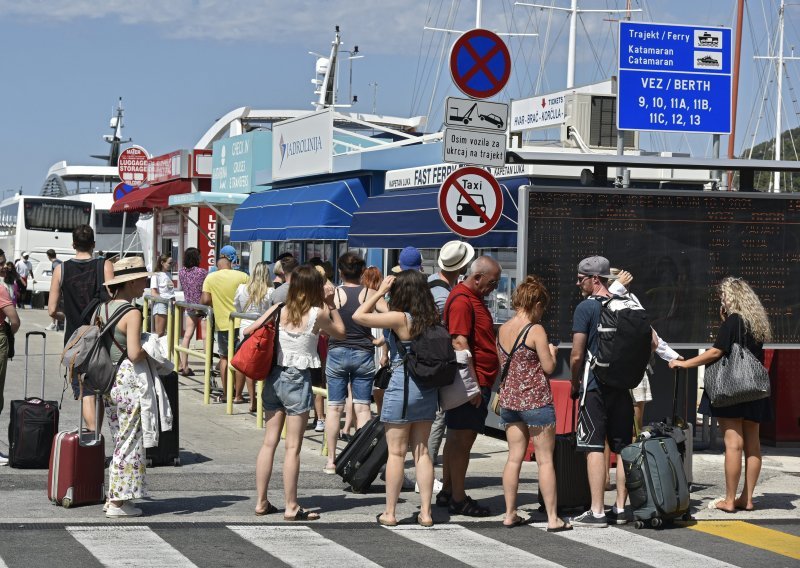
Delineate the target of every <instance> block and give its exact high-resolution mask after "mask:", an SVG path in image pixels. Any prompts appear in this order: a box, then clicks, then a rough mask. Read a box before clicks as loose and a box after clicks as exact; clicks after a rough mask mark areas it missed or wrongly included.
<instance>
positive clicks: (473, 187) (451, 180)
mask: <svg viewBox="0 0 800 568" xmlns="http://www.w3.org/2000/svg"><path fill="white" fill-rule="evenodd" d="M502 213H503V191H502V189H500V184H499V183H497V180H496V179H494V176H493V175H492V174H490V173H489V172H487V171H486V170H482V169H481V168H475V167H466V168H459V169H457V170H456V171H454V172H453V173H452V174H450V175H449V176H448V177H447V179H446V180H444V183H443V184H442V186H441V187H440V188H439V214H440V215H441V216H442V221H444V223H445V225H447V226H448V227H449V228H450V230H451V231H453V232H454V233H455V234H457V235H460V236H462V237H480V236H482V235H485V234H486V233H488V232H489V231H491V230H492V229H494V227H495V225H497V222H498V221H499V220H500V215H502Z"/></svg>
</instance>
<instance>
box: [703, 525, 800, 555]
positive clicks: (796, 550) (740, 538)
mask: <svg viewBox="0 0 800 568" xmlns="http://www.w3.org/2000/svg"><path fill="white" fill-rule="evenodd" d="M689 528H690V529H692V530H695V531H699V532H703V533H706V534H711V535H714V536H719V537H722V538H726V539H728V540H732V541H735V542H740V543H742V544H746V545H747V546H752V547H755V548H761V549H762V550H768V551H770V552H774V553H776V554H780V555H782V556H788V557H789V558H794V559H795V560H800V537H797V536H794V535H793V534H787V533H784V532H781V531H776V530H774V529H768V528H766V527H760V526H758V525H754V524H751V523H746V522H745V521H699V522H698V523H697V524H693V525H689Z"/></svg>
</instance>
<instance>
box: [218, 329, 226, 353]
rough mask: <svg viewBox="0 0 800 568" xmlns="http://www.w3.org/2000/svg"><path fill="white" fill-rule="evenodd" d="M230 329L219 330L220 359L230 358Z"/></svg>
mask: <svg viewBox="0 0 800 568" xmlns="http://www.w3.org/2000/svg"><path fill="white" fill-rule="evenodd" d="M228 333H229V332H228V330H227V329H226V330H225V331H218V332H217V355H219V357H220V359H227V358H228Z"/></svg>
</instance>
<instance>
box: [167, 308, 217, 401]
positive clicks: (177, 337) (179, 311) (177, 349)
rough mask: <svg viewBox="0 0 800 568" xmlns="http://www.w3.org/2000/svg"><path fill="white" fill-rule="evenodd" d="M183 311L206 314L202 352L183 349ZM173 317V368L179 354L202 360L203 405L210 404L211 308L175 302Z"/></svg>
mask: <svg viewBox="0 0 800 568" xmlns="http://www.w3.org/2000/svg"><path fill="white" fill-rule="evenodd" d="M185 310H195V311H199V312H203V313H204V314H206V317H207V318H208V321H207V323H206V340H205V348H204V349H203V351H196V350H194V349H191V348H188V347H183V346H182V345H181V339H182V338H183V334H182V333H181V331H182V328H181V326H182V323H183V312H184V311H185ZM175 312H176V313H175V317H174V318H173V320H174V324H175V332H174V333H173V334H172V343H173V347H172V348H173V357H174V362H175V366H176V367H177V366H178V364H179V362H180V361H179V357H178V355H179V353H185V354H186V355H188V356H189V357H195V358H197V359H203V361H204V364H205V365H204V373H203V382H204V387H203V404H211V363H212V360H213V346H214V336H213V333H214V310H213V309H212V308H211V306H206V305H205V304H192V303H190V302H175Z"/></svg>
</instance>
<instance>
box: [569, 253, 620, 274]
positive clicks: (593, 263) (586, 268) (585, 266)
mask: <svg viewBox="0 0 800 568" xmlns="http://www.w3.org/2000/svg"><path fill="white" fill-rule="evenodd" d="M578 272H580V273H581V274H585V275H586V276H599V277H600V278H608V279H612V278H616V276H613V275H612V274H611V263H610V262H608V259H607V258H606V257H604V256H589V257H587V258H584V259H583V260H582V261H580V263H578Z"/></svg>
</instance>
